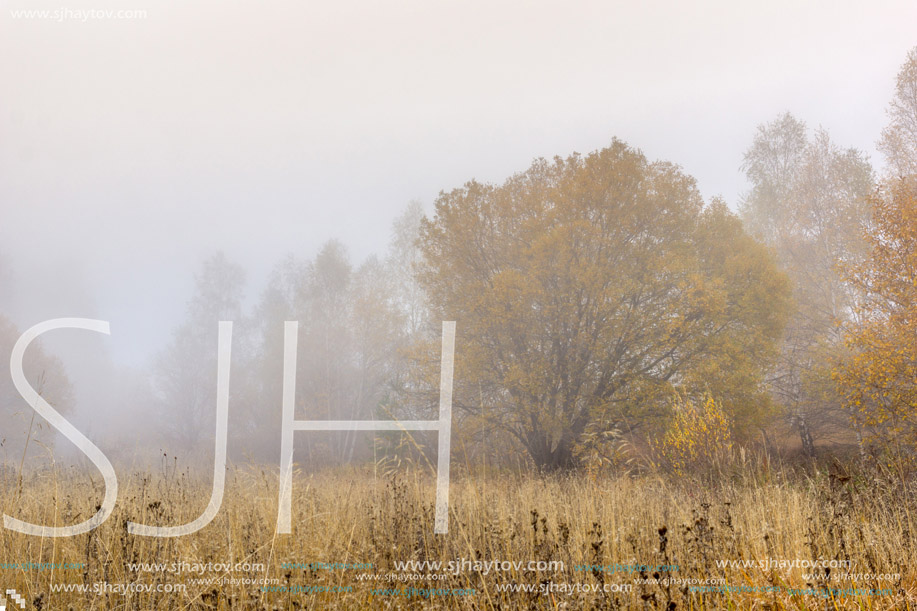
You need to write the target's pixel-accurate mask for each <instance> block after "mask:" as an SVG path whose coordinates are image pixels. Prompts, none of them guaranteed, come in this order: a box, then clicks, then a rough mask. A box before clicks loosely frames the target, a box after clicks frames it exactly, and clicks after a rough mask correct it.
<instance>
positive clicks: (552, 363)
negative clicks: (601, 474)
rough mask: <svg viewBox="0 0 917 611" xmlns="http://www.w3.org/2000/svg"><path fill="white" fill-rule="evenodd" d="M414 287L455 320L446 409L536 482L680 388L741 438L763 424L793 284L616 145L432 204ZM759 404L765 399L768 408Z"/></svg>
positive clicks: (651, 412) (729, 228) (656, 411)
mask: <svg viewBox="0 0 917 611" xmlns="http://www.w3.org/2000/svg"><path fill="white" fill-rule="evenodd" d="M435 210H436V213H435V217H434V218H433V219H432V220H428V221H424V223H423V225H422V229H421V249H422V252H423V254H424V261H423V264H422V268H421V272H420V275H419V278H420V280H421V282H422V284H423V286H424V287H425V288H426V290H427V292H428V295H429V296H430V299H431V302H432V304H433V305H434V307H435V308H436V310H437V311H436V314H438V315H439V319H441V320H456V321H457V324H458V329H459V331H458V333H459V337H458V341H459V344H458V345H457V353H456V378H455V379H456V390H455V399H454V402H455V405H456V407H457V409H459V410H463V411H464V412H467V413H472V414H476V415H478V416H481V417H485V416H484V414H485V412H486V414H487V416H486V417H488V418H490V419H491V420H492V423H493V426H494V427H499V428H500V429H502V430H504V431H506V432H508V433H509V434H510V435H512V437H513V438H515V439H516V440H517V441H518V443H519V444H520V445H521V446H522V447H523V448H525V450H526V451H527V453H528V454H529V456H530V457H531V459H532V460H533V461H534V463H535V464H536V465H537V466H539V467H541V468H546V469H556V468H564V467H569V466H572V465H574V464H575V462H576V461H575V458H574V456H575V449H576V448H577V446H578V444H580V443H581V442H582V440H583V438H584V435H586V434H587V433H588V432H590V431H594V430H595V429H596V428H601V429H603V430H610V429H611V428H614V427H618V428H621V429H625V430H629V431H636V430H638V429H639V428H640V427H642V426H644V425H646V424H648V423H650V422H651V421H652V418H653V417H661V416H662V415H664V414H665V413H666V412H667V405H668V399H669V397H671V392H672V389H673V388H674V387H681V388H683V389H685V390H686V391H689V392H696V393H700V392H701V391H703V390H708V391H709V392H710V393H711V394H712V395H714V396H716V397H718V398H720V399H721V400H722V401H723V405H724V408H726V409H728V410H729V411H730V413H731V415H732V416H733V417H734V418H735V419H736V421H737V425H738V428H739V429H740V430H747V428H748V427H749V426H752V425H753V424H754V423H756V422H758V421H760V420H761V419H762V418H764V417H765V414H764V413H763V411H764V410H762V409H761V406H762V405H764V404H763V403H762V402H761V399H762V397H761V395H760V393H759V392H758V383H759V371H760V368H759V367H760V365H761V363H766V362H767V361H768V360H769V359H770V357H771V356H772V354H773V348H774V342H775V340H776V338H777V337H778V336H779V334H780V332H781V330H782V326H783V321H784V312H785V311H786V306H787V297H788V284H787V281H786V278H785V277H784V276H783V275H782V274H781V273H780V272H779V271H778V270H777V268H776V265H775V263H774V261H773V260H772V258H771V257H770V255H769V254H768V253H767V251H766V250H765V249H764V248H763V247H762V246H761V245H760V244H759V243H757V242H756V241H755V240H753V239H752V238H751V237H750V236H748V235H747V234H745V232H744V231H743V229H742V227H741V224H740V222H739V221H738V219H737V218H735V217H734V216H733V215H732V214H731V213H730V212H729V211H728V210H727V209H726V207H725V205H723V204H722V203H719V202H716V203H714V204H712V205H709V206H707V207H705V206H704V204H703V201H702V199H701V197H700V195H699V194H698V192H697V189H696V186H695V183H694V180H693V179H692V178H690V177H688V176H686V175H684V174H683V173H682V172H681V171H680V170H679V169H678V168H677V167H676V166H674V165H672V164H669V163H650V162H648V161H647V160H646V158H645V157H644V156H643V155H642V154H641V153H639V152H638V151H635V150H633V149H631V148H630V147H628V146H627V145H625V144H624V143H622V142H620V141H617V140H615V141H614V142H613V143H612V144H611V146H610V147H608V148H606V149H603V150H600V151H597V152H594V153H591V154H589V155H587V156H585V157H584V156H581V155H579V154H574V155H571V156H570V157H568V158H566V159H562V158H559V157H558V158H555V159H554V161H553V162H548V161H545V160H544V159H539V160H537V161H535V162H534V163H533V165H532V166H531V167H530V168H529V169H528V170H527V171H525V172H523V173H520V174H517V175H515V176H513V177H511V178H509V179H508V180H507V181H506V182H505V183H504V184H502V185H499V186H495V185H486V184H481V183H479V182H476V181H471V182H468V183H466V184H465V186H464V187H462V188H460V189H456V190H453V191H451V192H449V193H442V194H441V195H440V196H439V198H438V199H437V201H436V208H435ZM765 403H766V402H765Z"/></svg>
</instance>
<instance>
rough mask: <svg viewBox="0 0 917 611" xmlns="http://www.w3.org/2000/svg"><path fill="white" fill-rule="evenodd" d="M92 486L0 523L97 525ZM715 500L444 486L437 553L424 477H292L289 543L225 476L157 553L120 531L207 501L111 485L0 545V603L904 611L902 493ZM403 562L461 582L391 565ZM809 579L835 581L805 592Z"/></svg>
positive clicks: (913, 579) (763, 489) (775, 493)
mask: <svg viewBox="0 0 917 611" xmlns="http://www.w3.org/2000/svg"><path fill="white" fill-rule="evenodd" d="M96 479H97V480H99V481H95V482H92V481H90V479H89V478H88V477H86V476H85V475H80V474H76V473H68V472H65V471H46V472H42V473H35V474H32V475H30V476H28V477H26V478H24V480H23V481H22V483H21V485H20V483H19V482H18V481H17V478H16V477H15V476H12V475H10V474H9V473H7V474H6V475H5V477H4V478H3V481H2V486H3V487H2V494H3V497H2V499H3V510H4V512H5V513H7V514H10V515H13V516H15V517H18V518H20V519H24V520H28V521H33V522H36V523H42V524H47V525H65V524H72V523H75V522H78V521H81V520H84V519H86V517H87V516H89V515H91V514H92V513H94V512H95V507H96V503H97V500H96V499H101V497H102V489H101V482H100V478H96ZM710 481H711V482H716V483H705V481H704V480H703V479H702V478H698V479H683V480H677V479H671V478H670V479H666V478H662V477H658V476H650V475H644V476H628V475H621V476H617V477H608V478H603V477H598V478H591V477H588V476H585V475H576V476H546V477H534V476H530V475H527V476H522V475H514V474H511V473H504V474H497V475H495V474H489V475H487V476H483V475H470V474H454V477H453V485H452V488H451V511H450V514H451V515H450V530H449V534H448V535H434V534H433V496H434V482H433V478H432V477H431V476H430V474H429V473H426V472H422V471H420V470H416V471H402V472H400V473H398V474H396V475H394V476H385V477H383V476H381V475H377V474H375V473H374V472H373V469H372V468H371V467H370V468H369V469H365V470H358V469H340V470H335V471H328V472H324V473H320V474H313V475H308V474H303V473H297V477H296V479H295V481H294V487H295V490H294V496H293V533H292V535H275V533H274V527H275V522H276V513H277V474H276V472H274V471H270V470H257V469H252V468H245V469H233V470H232V472H231V473H230V475H229V478H228V484H227V491H226V496H225V499H224V501H223V506H222V509H221V511H220V512H219V514H218V515H217V517H216V518H215V519H214V521H213V522H212V523H211V524H210V525H208V526H207V527H205V528H204V529H202V530H200V531H198V532H197V533H195V534H192V535H188V536H184V537H178V538H172V539H165V538H148V537H140V536H134V535H130V534H128V533H127V530H126V522H127V521H129V520H132V521H136V522H141V523H146V524H160V525H176V524H181V523H184V522H188V521H190V520H192V519H194V518H195V517H196V516H197V515H198V514H199V513H200V512H201V511H202V510H203V508H204V506H205V505H206V502H207V499H208V498H209V495H210V488H209V481H208V480H206V479H200V480H196V479H195V478H193V477H192V476H191V475H189V474H188V473H182V472H181V471H170V470H168V469H164V470H162V471H160V472H159V473H157V474H154V475H134V476H132V477H126V476H124V475H122V477H121V482H120V491H119V499H118V504H117V506H116V509H115V511H114V513H113V514H112V515H111V517H110V518H109V519H108V520H107V521H106V522H105V524H103V525H102V526H101V527H99V528H98V529H96V530H94V531H92V532H90V533H88V534H84V535H79V536H75V537H69V538H57V539H52V538H41V537H35V536H25V535H20V534H18V533H15V532H13V531H10V530H6V529H4V530H2V531H0V562H2V563H3V568H2V570H0V576H2V580H0V581H2V583H0V585H2V587H3V589H4V590H7V589H15V590H16V591H17V592H18V593H21V594H22V595H23V596H24V598H25V601H24V602H25V604H26V607H25V608H27V609H49V610H57V609H62V610H63V609H76V610H79V609H169V610H177V609H399V608H414V609H420V608H433V609H606V608H607V609H610V608H620V609H644V608H645V609H676V608H677V609H725V608H735V609H854V608H856V609H907V608H912V607H914V606H915V600H917V599H915V596H917V569H915V567H914V561H915V559H917V529H915V526H917V524H915V505H917V503H915V489H914V487H913V484H910V487H907V485H905V484H902V483H900V482H897V483H896V482H894V481H893V480H891V479H886V478H881V477H878V476H874V475H873V476H869V477H866V476H860V475H856V474H850V473H844V474H840V473H837V472H832V471H831V470H830V469H823V470H814V469H808V470H806V471H805V472H802V471H800V470H793V469H790V468H788V467H782V468H772V467H767V466H766V465H765V466H755V467H751V466H749V465H746V466H745V467H741V466H739V467H736V468H735V472H734V473H730V472H723V473H720V474H719V475H718V476H717V477H716V478H711V480H710ZM463 559H464V560H465V563H464V564H462V560H463ZM412 560H413V561H417V562H423V561H432V562H436V561H441V562H443V563H448V562H449V561H454V562H455V565H453V566H452V567H449V566H448V565H447V564H444V565H443V566H444V568H440V569H439V570H437V569H435V568H433V569H432V570H431V569H430V567H429V565H426V566H424V567H418V566H414V567H410V566H409V567H404V566H400V565H399V563H401V562H405V561H412ZM473 561H483V562H488V563H490V562H493V561H497V562H499V563H509V564H499V565H494V564H489V565H483V564H479V565H477V566H475V565H474V564H472V562H473ZM530 561H536V562H535V563H533V565H532V567H531V568H532V570H527V569H528V568H530V567H529V562H530ZM537 561H542V562H541V563H540V564H539V563H537ZM731 561H738V562H737V563H736V564H737V565H736V566H729V563H730V562H731ZM811 561H820V562H822V563H823V564H826V565H833V566H834V567H835V568H831V569H830V570H829V571H828V572H827V574H825V571H824V569H819V572H817V573H816V574H815V575H814V576H813V575H811V574H809V573H812V570H811V569H807V568H804V566H803V565H804V564H805V563H808V562H811ZM143 563H147V565H148V566H144V565H143ZM208 563H209V564H208ZM310 563H339V564H342V565H346V566H345V567H344V568H328V567H326V566H321V565H318V564H312V565H310ZM512 563H516V564H512ZM560 563H562V565H561V564H560ZM724 563H725V566H724ZM768 563H770V565H769V564H768ZM781 563H782V564H781ZM370 564H371V568H369V566H368V565H370ZM738 564H744V565H745V566H738ZM154 565H159V566H154ZM583 565H592V566H594V567H598V570H588V567H587V569H586V570H583ZM775 565H776V566H775ZM488 566H489V569H488V568H487V567H488ZM561 567H562V568H561ZM644 567H646V568H644ZM838 567H841V568H838ZM843 567H848V568H843ZM449 568H451V569H453V570H451V571H450V570H447V569H449ZM829 568H830V566H829ZM844 573H848V575H844ZM881 574H891V575H890V577H889V578H887V579H882V578H875V577H873V575H881ZM894 574H898V575H897V576H895V575H894ZM666 578H668V579H669V581H668V583H666ZM720 580H722V581H720ZM653 581H656V583H652V582H653ZM701 585H703V586H704V587H705V588H706V589H708V590H719V591H707V592H702V591H697V590H698V589H704V587H699V586H701ZM412 588H413V589H412ZM826 588H827V589H826ZM854 588H855V589H857V591H856V592H854V591H852V590H851V589H854ZM169 590H171V591H169ZM513 590H515V591H513ZM526 590H531V591H526ZM606 590H607V591H606ZM740 590H741V591H740ZM872 590H882V591H883V592H890V593H881V594H876V593H874V592H872ZM8 598H9V597H8ZM8 604H9V605H10V606H8V607H7V608H8V609H12V608H19V607H18V606H14V603H13V601H9V602H8Z"/></svg>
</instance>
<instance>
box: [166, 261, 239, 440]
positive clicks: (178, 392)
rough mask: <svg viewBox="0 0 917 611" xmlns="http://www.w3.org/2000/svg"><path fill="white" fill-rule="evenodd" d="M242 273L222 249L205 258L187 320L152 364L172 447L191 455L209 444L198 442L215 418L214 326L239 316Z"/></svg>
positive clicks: (233, 392)
mask: <svg viewBox="0 0 917 611" xmlns="http://www.w3.org/2000/svg"><path fill="white" fill-rule="evenodd" d="M244 287H245V273H244V271H243V270H242V268H241V267H240V266H238V265H237V264H235V263H232V262H230V261H229V260H228V259H227V258H226V256H225V255H224V254H223V253H217V254H215V255H213V256H211V257H210V258H208V259H207V260H206V261H204V263H203V265H202V267H201V270H200V272H198V273H197V274H196V275H195V293H194V296H193V297H192V299H191V300H190V301H189V303H188V308H187V314H186V318H185V321H184V322H183V323H182V324H181V325H180V326H179V327H178V328H176V329H175V332H174V334H173V336H172V341H171V342H170V344H169V345H168V347H167V348H166V349H165V350H164V351H163V352H162V354H160V355H159V357H158V358H157V360H156V363H155V368H154V372H155V379H154V387H155V392H156V394H157V395H158V398H159V401H160V402H161V404H162V406H163V408H162V411H163V413H166V414H169V415H170V416H171V418H170V427H171V428H170V430H169V431H168V433H169V435H170V436H171V438H172V440H173V442H174V443H175V444H176V448H175V449H176V450H180V451H182V452H183V453H185V454H186V455H187V454H191V453H194V452H196V451H197V450H200V451H201V452H202V455H203V456H207V455H208V452H212V446H211V449H209V450H208V449H207V446H206V444H202V443H201V439H208V438H209V437H210V436H211V435H212V432H213V430H214V425H213V424H211V423H212V422H214V418H215V417H216V416H215V415H216V392H217V388H216V377H217V325H218V323H219V321H221V320H230V321H234V322H235V323H239V322H240V321H241V319H242V299H243V296H244V293H243V291H244ZM241 336H242V334H241V333H239V329H238V325H236V326H234V329H233V353H232V354H233V356H232V369H231V372H230V379H231V381H230V403H231V404H233V403H235V401H234V400H233V399H234V397H237V396H238V393H239V389H240V388H243V387H244V386H245V385H244V383H243V380H242V379H243V378H244V374H245V372H246V371H247V369H248V367H246V365H245V362H246V358H245V349H244V347H245V346H244V342H243V341H242V337H241Z"/></svg>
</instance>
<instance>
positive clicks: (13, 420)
mask: <svg viewBox="0 0 917 611" xmlns="http://www.w3.org/2000/svg"><path fill="white" fill-rule="evenodd" d="M20 335H21V331H20V330H19V329H17V328H16V326H15V325H14V324H13V323H12V322H11V321H10V320H9V319H8V318H6V317H5V316H4V315H3V314H0V355H2V359H0V360H2V363H3V368H2V370H0V418H2V422H3V430H2V432H0V449H2V462H3V463H7V464H13V465H16V466H20V465H22V464H23V462H24V461H26V460H28V459H30V458H34V457H38V456H39V455H42V454H45V452H46V450H47V448H50V447H51V446H52V444H53V433H52V432H51V429H50V427H49V426H48V424H47V423H46V422H45V421H44V419H43V418H42V417H41V416H39V415H38V414H37V412H35V410H33V409H32V408H31V407H29V406H28V404H27V403H26V402H25V399H23V398H22V397H21V396H20V395H19V392H18V391H17V390H16V388H15V387H14V386H13V380H12V378H11V377H10V368H9V359H10V353H12V351H13V346H14V345H15V343H16V341H17V340H18V339H19V337H20ZM23 359H24V362H23V370H24V371H25V375H26V379H27V380H28V381H29V384H30V385H31V386H32V388H34V389H35V390H36V391H38V393H39V394H40V395H41V396H42V397H44V399H45V401H47V402H48V403H50V404H51V406H52V407H54V409H56V410H57V411H59V412H61V413H64V414H66V413H67V412H68V411H69V410H70V408H71V404H72V389H71V386H70V381H69V380H68V379H67V375H66V373H65V371H64V367H63V365H62V364H61V362H60V361H59V360H58V359H57V358H55V357H54V356H52V355H50V354H48V353H47V352H45V350H44V349H43V348H42V345H41V340H36V341H35V342H34V343H33V344H32V345H31V346H29V349H28V350H27V351H26V353H25V355H24V357H23ZM29 462H31V461H29Z"/></svg>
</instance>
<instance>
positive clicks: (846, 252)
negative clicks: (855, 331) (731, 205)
mask: <svg viewBox="0 0 917 611" xmlns="http://www.w3.org/2000/svg"><path fill="white" fill-rule="evenodd" d="M743 169H744V170H745V173H746V175H747V176H748V180H749V182H750V183H751V190H750V192H749V194H748V195H747V197H746V198H745V200H744V201H743V202H742V205H741V207H740V212H741V215H742V219H743V221H744V223H745V226H746V227H747V228H748V230H749V231H751V233H752V234H753V235H755V236H756V237H758V238H759V239H761V240H762V241H764V243H765V244H767V245H768V246H771V247H772V248H773V249H774V250H775V252H776V253H777V258H778V261H779V263H780V266H781V267H782V268H783V269H784V270H785V271H786V273H787V274H788V276H789V278H790V281H791V284H792V291H793V301H794V305H793V312H792V315H791V317H790V319H789V322H788V324H787V327H786V330H785V332H784V336H783V339H782V344H781V349H780V358H779V359H778V361H777V363H776V364H775V366H774V368H773V369H772V370H771V371H770V372H769V376H768V387H769V389H770V391H771V392H772V394H773V395H774V397H775V399H776V400H777V401H778V403H779V404H780V405H781V406H782V407H783V409H784V416H785V417H786V420H787V422H788V424H789V425H790V426H791V427H792V429H793V430H794V431H795V432H796V433H797V434H798V436H799V440H800V445H801V447H802V450H803V452H804V453H805V454H806V455H808V456H814V455H815V440H816V439H817V438H818V437H820V436H823V435H826V434H828V433H830V432H832V431H836V430H837V429H838V428H841V429H847V428H848V424H849V416H848V415H847V414H845V413H844V412H843V411H841V409H840V404H839V401H838V400H837V397H836V396H832V393H830V392H826V390H825V388H824V384H823V383H820V382H823V381H824V380H826V379H828V375H827V369H826V368H827V367H829V361H830V355H831V354H832V353H833V352H834V351H835V350H836V348H837V346H838V345H839V343H840V339H841V326H840V325H841V324H842V323H844V322H846V321H848V320H849V319H850V317H851V314H852V312H851V307H852V306H853V303H854V294H853V291H852V287H851V286H850V285H849V284H847V283H846V282H844V279H843V278H842V277H841V273H840V269H839V267H838V266H839V265H843V264H846V263H854V262H857V261H859V260H860V259H862V257H863V256H864V254H865V250H866V243H865V241H864V239H863V228H864V227H865V226H866V222H867V220H868V218H869V205H868V202H867V197H868V196H869V193H870V191H871V190H872V188H873V184H874V179H873V173H872V168H871V166H870V165H869V162H868V161H867V160H866V158H865V156H864V155H863V154H862V153H861V152H859V151H857V150H854V149H842V148H840V147H839V146H837V145H836V144H835V143H834V142H832V141H831V138H830V137H829V135H828V133H827V132H826V131H825V130H823V129H819V130H816V131H815V133H814V134H809V130H808V129H807V128H806V125H805V124H804V123H803V122H802V121H799V120H798V119H796V118H795V117H793V116H792V115H791V114H789V113H785V114H783V115H781V116H780V117H778V118H777V119H775V120H774V121H772V122H770V123H767V124H765V125H762V126H760V127H759V128H758V132H757V133H756V134H755V137H754V140H753V142H752V145H751V147H750V148H749V149H748V151H747V152H746V154H745V160H744V164H743Z"/></svg>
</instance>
